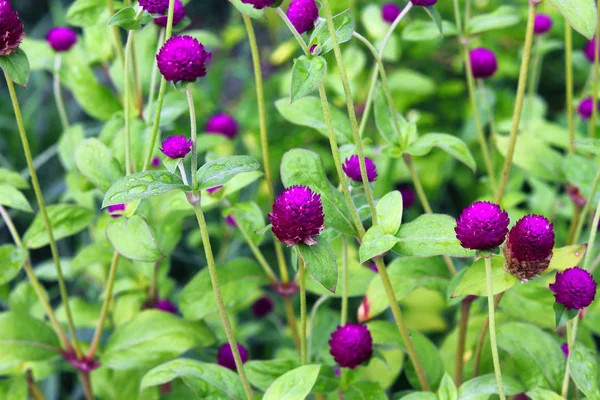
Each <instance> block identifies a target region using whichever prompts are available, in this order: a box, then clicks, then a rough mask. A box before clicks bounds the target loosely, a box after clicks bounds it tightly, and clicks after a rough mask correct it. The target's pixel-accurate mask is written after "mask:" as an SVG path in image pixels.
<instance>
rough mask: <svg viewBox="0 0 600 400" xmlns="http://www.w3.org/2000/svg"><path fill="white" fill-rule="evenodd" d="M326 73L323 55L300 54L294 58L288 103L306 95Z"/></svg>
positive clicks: (325, 62)
mask: <svg viewBox="0 0 600 400" xmlns="http://www.w3.org/2000/svg"><path fill="white" fill-rule="evenodd" d="M326 73H327V61H325V59H324V58H323V57H318V56H317V57H311V58H308V57H307V56H300V58H297V59H295V60H294V68H293V69H292V86H291V89H290V103H293V102H294V101H296V100H298V99H300V98H302V97H304V96H308V95H309V94H310V93H311V92H312V91H313V90H315V88H316V87H317V86H318V85H319V83H321V81H322V80H323V78H324V77H325V74H326Z"/></svg>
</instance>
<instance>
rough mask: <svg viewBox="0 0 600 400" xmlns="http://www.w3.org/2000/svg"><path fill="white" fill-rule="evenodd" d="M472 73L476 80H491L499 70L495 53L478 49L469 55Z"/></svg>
mask: <svg viewBox="0 0 600 400" xmlns="http://www.w3.org/2000/svg"><path fill="white" fill-rule="evenodd" d="M469 59H470V60H471V71H472V72H473V76H474V77H475V78H489V77H491V76H492V75H494V74H495V73H496V71H497V70H498V60H496V55H495V54H494V52H493V51H491V50H489V49H486V48H483V47H478V48H476V49H473V50H471V52H470V53H469Z"/></svg>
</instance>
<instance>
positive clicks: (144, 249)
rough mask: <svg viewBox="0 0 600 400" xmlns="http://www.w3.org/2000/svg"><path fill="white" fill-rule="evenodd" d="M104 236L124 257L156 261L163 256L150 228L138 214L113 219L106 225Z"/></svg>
mask: <svg viewBox="0 0 600 400" xmlns="http://www.w3.org/2000/svg"><path fill="white" fill-rule="evenodd" d="M106 237H107V238H108V241H109V242H110V244H112V246H113V247H114V249H115V250H116V251H118V252H119V253H120V254H121V255H122V256H123V257H125V258H129V259H131V260H135V261H143V262H156V261H159V260H161V259H163V258H164V257H165V255H164V254H163V252H162V251H161V250H160V249H159V248H158V244H157V243H156V239H155V238H154V233H153V232H152V229H150V227H149V226H148V224H147V223H146V221H145V220H144V219H143V218H142V217H140V216H139V215H134V216H132V217H131V218H126V217H121V218H115V219H113V220H112V221H110V222H109V223H108V225H107V226H106Z"/></svg>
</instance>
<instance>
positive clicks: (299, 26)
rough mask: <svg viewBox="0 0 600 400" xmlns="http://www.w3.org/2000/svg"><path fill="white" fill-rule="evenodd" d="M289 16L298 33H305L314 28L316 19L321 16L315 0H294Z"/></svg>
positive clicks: (289, 9) (288, 12)
mask: <svg viewBox="0 0 600 400" xmlns="http://www.w3.org/2000/svg"><path fill="white" fill-rule="evenodd" d="M287 17H288V18H289V20H290V22H291V23H292V25H294V28H296V30H297V31H298V33H304V32H306V31H308V30H309V29H312V28H314V26H315V21H316V20H317V18H319V9H318V8H317V4H316V3H315V0H292V2H291V3H290V7H289V8H288V11H287Z"/></svg>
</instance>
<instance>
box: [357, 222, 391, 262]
mask: <svg viewBox="0 0 600 400" xmlns="http://www.w3.org/2000/svg"><path fill="white" fill-rule="evenodd" d="M399 241H400V239H398V238H397V237H395V236H394V235H390V234H389V233H385V232H384V231H383V229H382V227H381V226H373V227H371V228H370V229H369V230H368V231H367V233H366V234H365V236H364V237H363V240H362V243H361V245H360V249H359V256H360V262H361V263H364V262H367V261H369V260H370V259H372V258H375V257H377V256H381V255H383V254H385V253H387V252H388V251H389V250H390V249H391V248H392V247H394V245H395V244H396V243H398V242H399Z"/></svg>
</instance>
